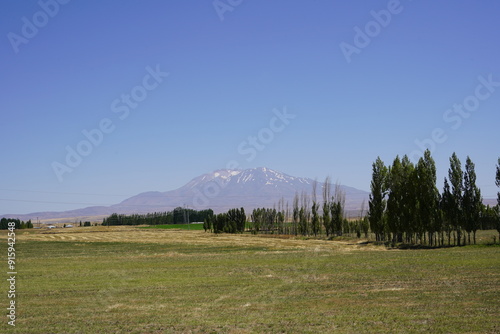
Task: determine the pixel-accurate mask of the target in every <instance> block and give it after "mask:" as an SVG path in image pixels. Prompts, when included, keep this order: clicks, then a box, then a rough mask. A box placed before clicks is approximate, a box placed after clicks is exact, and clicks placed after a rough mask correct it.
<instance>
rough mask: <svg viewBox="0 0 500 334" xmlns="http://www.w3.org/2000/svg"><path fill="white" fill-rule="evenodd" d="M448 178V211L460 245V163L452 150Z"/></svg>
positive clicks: (461, 190)
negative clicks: (449, 190) (449, 194)
mask: <svg viewBox="0 0 500 334" xmlns="http://www.w3.org/2000/svg"><path fill="white" fill-rule="evenodd" d="M448 178H449V179H450V183H451V198H450V213H451V223H452V225H453V228H454V229H455V233H456V244H457V245H458V246H460V242H461V238H462V227H463V207H462V202H463V189H464V185H463V179H464V174H463V172H462V164H461V162H460V159H459V158H458V157H457V154H456V153H455V152H454V153H453V155H452V156H451V158H450V169H449V170H448Z"/></svg>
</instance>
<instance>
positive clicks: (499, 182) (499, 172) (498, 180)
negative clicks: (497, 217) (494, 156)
mask: <svg viewBox="0 0 500 334" xmlns="http://www.w3.org/2000/svg"><path fill="white" fill-rule="evenodd" d="M495 184H496V185H497V187H499V188H500V158H498V165H497V177H496V182H495ZM497 204H498V209H499V210H500V191H499V192H498V193H497Z"/></svg>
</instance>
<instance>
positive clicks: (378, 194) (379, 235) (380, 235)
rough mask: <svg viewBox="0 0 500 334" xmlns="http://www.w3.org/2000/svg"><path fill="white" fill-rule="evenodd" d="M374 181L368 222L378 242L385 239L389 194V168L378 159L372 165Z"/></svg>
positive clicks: (371, 185)
mask: <svg viewBox="0 0 500 334" xmlns="http://www.w3.org/2000/svg"><path fill="white" fill-rule="evenodd" d="M372 171H373V172H372V181H371V184H370V190H371V192H370V197H369V202H368V207H369V208H368V221H369V222H370V228H371V230H372V232H373V233H375V238H376V240H377V241H383V240H384V239H385V235H384V232H385V219H384V216H385V208H386V198H385V197H386V194H387V186H386V185H387V173H388V170H387V167H386V166H385V165H384V162H383V161H382V160H381V159H380V157H378V158H377V160H376V161H375V162H374V163H373V165H372Z"/></svg>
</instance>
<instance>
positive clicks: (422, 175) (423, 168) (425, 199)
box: [416, 150, 442, 246]
mask: <svg viewBox="0 0 500 334" xmlns="http://www.w3.org/2000/svg"><path fill="white" fill-rule="evenodd" d="M416 173H417V182H418V195H419V205H418V209H419V220H420V222H421V224H422V230H421V231H422V232H424V231H427V232H428V234H429V244H430V245H431V246H432V245H433V244H434V236H435V234H436V233H438V232H441V230H442V226H441V219H440V212H439V201H440V199H439V190H438V189H437V187H436V164H435V162H434V159H433V158H432V156H431V152H430V151H429V150H426V151H425V153H424V156H423V157H422V158H420V160H419V161H418V165H417V168H416Z"/></svg>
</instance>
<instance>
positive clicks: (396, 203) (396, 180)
mask: <svg viewBox="0 0 500 334" xmlns="http://www.w3.org/2000/svg"><path fill="white" fill-rule="evenodd" d="M404 182H405V175H404V170H403V166H402V164H401V159H400V158H399V156H396V159H394V161H393V163H392V166H391V167H390V168H389V173H388V177H387V185H388V186H387V188H388V189H389V194H388V196H389V197H388V199H387V227H388V228H389V231H390V232H391V233H392V242H402V241H403V237H402V235H403V226H404V223H405V222H404V218H405V217H404V215H403V207H404V204H405V203H404V200H405V198H404V191H405V189H404Z"/></svg>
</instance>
